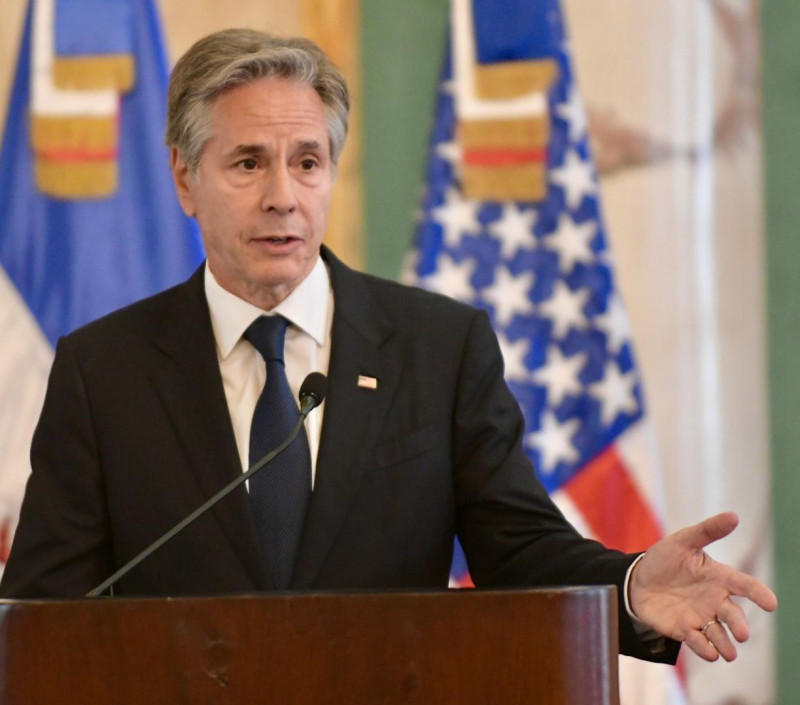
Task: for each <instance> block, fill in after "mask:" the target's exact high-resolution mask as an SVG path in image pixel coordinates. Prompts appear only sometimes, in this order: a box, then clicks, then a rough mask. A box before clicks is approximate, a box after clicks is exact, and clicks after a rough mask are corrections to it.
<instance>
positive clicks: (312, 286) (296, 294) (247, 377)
mask: <svg viewBox="0 0 800 705" xmlns="http://www.w3.org/2000/svg"><path fill="white" fill-rule="evenodd" d="M205 291H206V299H207V300H208V308H209V310H210V312H211V326H212V328H213V330H214V339H215V340H216V344H217V359H218V360H219V369H220V372H221V373H222V383H223V385H224V387H225V398H226V400H227V402H228V411H229V412H230V415H231V422H232V423H233V433H234V435H235V436H236V447H237V449H238V451H239V459H240V460H241V463H242V469H243V471H244V470H247V468H248V467H249V466H250V464H251V463H253V462H256V461H257V460H258V458H250V457H249V456H250V425H251V424H252V422H253V412H254V411H255V408H256V403H257V402H258V398H259V396H260V395H261V391H262V390H263V389H264V384H265V383H266V381H267V368H266V364H265V363H264V359H263V358H262V357H261V354H260V353H259V352H258V351H257V350H256V349H255V348H254V347H253V346H252V345H251V344H250V343H249V342H248V341H247V340H245V339H244V338H242V335H243V334H244V332H245V331H246V330H247V327H248V326H249V325H250V324H251V323H252V322H253V321H255V320H256V318H258V317H259V316H264V315H268V316H269V315H275V314H280V315H281V316H283V317H284V318H287V319H288V320H289V322H290V323H291V325H290V326H289V327H288V328H287V329H286V340H285V343H284V350H283V356H284V364H285V366H286V377H287V378H288V380H289V387H290V388H291V390H292V394H293V395H294V397H295V399H297V396H298V394H299V392H300V385H301V384H302V383H303V380H304V379H305V378H306V375H308V374H309V373H310V372H321V373H322V374H324V375H327V374H328V363H329V361H330V355H331V323H332V321H333V291H332V290H331V284H330V277H329V276H328V269H327V267H326V266H325V263H324V262H323V261H322V259H318V260H317V263H316V265H315V266H314V268H313V269H312V270H311V272H310V273H309V274H308V276H307V277H306V278H305V279H304V280H303V281H302V282H300V284H299V285H298V286H297V288H296V289H295V290H294V291H293V292H292V293H291V294H290V295H289V296H288V297H287V298H286V299H284V300H283V301H282V302H281V303H280V304H278V305H277V306H276V307H275V308H274V309H272V310H271V311H262V310H261V309H260V308H258V307H257V306H253V305H252V304H250V303H248V302H247V301H245V300H243V299H240V298H239V297H238V296H236V295H235V294H231V293H230V292H229V291H227V290H226V289H223V288H222V287H221V286H220V285H219V283H218V282H217V280H216V279H215V278H214V274H213V273H212V272H211V269H210V268H209V267H208V264H206V271H205ZM324 406H325V405H324V402H323V405H322V406H320V407H319V408H317V409H314V411H312V412H311V413H310V414H309V415H308V417H307V418H306V422H305V426H306V434H307V435H308V445H309V449H310V451H311V482H312V487H313V483H314V477H315V474H316V469H317V452H318V450H319V437H320V431H321V430H322V412H323V409H324ZM298 409H299V402H298Z"/></svg>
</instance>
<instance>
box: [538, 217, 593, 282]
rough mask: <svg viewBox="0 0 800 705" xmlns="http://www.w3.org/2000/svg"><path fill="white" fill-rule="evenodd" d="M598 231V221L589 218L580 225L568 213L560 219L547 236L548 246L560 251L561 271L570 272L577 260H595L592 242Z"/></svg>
mask: <svg viewBox="0 0 800 705" xmlns="http://www.w3.org/2000/svg"><path fill="white" fill-rule="evenodd" d="M596 233H597V222H596V221H594V220H588V221H586V222H585V223H581V224H580V225H578V224H577V223H575V221H574V220H572V218H571V217H570V216H569V214H567V213H562V214H561V216H560V217H559V219H558V228H557V230H556V231H555V234H554V235H552V237H548V238H547V247H548V248H553V249H555V250H556V251H557V252H558V260H559V266H560V269H561V271H562V272H563V273H564V274H569V273H570V272H571V271H572V268H573V267H574V266H575V263H576V262H584V263H586V264H591V263H592V262H593V261H594V260H595V254H594V252H593V251H592V247H591V242H592V240H593V239H594V236H595V234H596Z"/></svg>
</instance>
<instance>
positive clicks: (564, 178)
mask: <svg viewBox="0 0 800 705" xmlns="http://www.w3.org/2000/svg"><path fill="white" fill-rule="evenodd" d="M550 177H551V179H552V181H553V183H554V184H556V185H557V186H561V188H563V189H564V195H565V197H566V201H567V205H568V206H569V207H570V208H572V209H573V210H575V209H577V208H579V207H580V205H581V203H582V202H583V197H584V196H590V195H592V194H593V193H595V191H596V190H597V187H596V185H595V181H594V174H593V173H592V167H591V164H590V163H589V162H587V161H584V160H583V159H581V157H580V155H579V154H578V153H577V152H576V151H575V150H574V149H570V150H568V151H567V156H566V158H565V159H564V164H563V165H562V166H560V167H558V168H557V169H552V170H551V172H550Z"/></svg>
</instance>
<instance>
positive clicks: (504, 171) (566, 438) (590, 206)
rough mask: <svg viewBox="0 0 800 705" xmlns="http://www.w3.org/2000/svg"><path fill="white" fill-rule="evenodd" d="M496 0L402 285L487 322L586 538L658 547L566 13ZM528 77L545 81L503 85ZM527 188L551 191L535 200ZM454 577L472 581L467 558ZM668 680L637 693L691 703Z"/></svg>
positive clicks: (542, 0)
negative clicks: (473, 310) (467, 307)
mask: <svg viewBox="0 0 800 705" xmlns="http://www.w3.org/2000/svg"><path fill="white" fill-rule="evenodd" d="M491 5H492V3H491V0H472V1H470V0H453V2H452V22H451V25H452V30H451V43H450V47H449V48H448V51H447V54H446V59H445V66H444V69H443V74H442V80H441V83H440V87H439V92H438V96H437V103H436V117H435V124H434V128H433V136H432V141H431V147H430V155H429V164H428V174H427V186H426V191H425V195H424V199H423V204H422V209H421V212H420V214H419V221H418V225H417V230H416V237H415V246H414V249H413V251H412V253H411V256H410V257H409V263H408V265H407V267H406V271H405V274H404V280H405V281H406V282H407V283H412V284H416V285H418V286H421V287H424V288H426V289H430V290H432V291H437V292H440V293H444V294H447V295H449V296H451V297H453V298H455V299H458V300H460V301H463V302H466V303H468V304H471V305H473V306H476V307H478V308H481V309H484V310H485V311H486V312H487V313H488V314H489V316H490V318H491V321H492V324H493V327H494V329H495V332H496V333H497V337H498V340H499V342H500V348H501V350H502V353H503V358H504V361H505V375H506V380H507V383H508V385H509V387H510V388H511V390H512V392H513V393H514V395H515V396H516V398H517V400H518V402H519V405H520V408H521V410H522V413H523V415H524V417H525V422H526V434H525V437H524V447H525V451H526V453H527V454H528V456H529V457H530V459H531V461H532V465H533V467H534V469H535V472H536V474H537V476H538V477H539V479H540V480H541V482H542V483H543V484H544V485H545V487H546V488H547V489H548V491H549V492H550V493H551V496H552V497H553V498H554V499H555V501H556V503H557V504H558V505H559V507H560V508H561V509H562V511H563V512H564V513H565V515H566V516H567V517H568V519H570V521H572V523H573V524H574V525H575V526H576V527H577V528H578V529H579V530H580V531H581V532H582V533H584V535H587V536H591V537H592V538H596V539H598V540H600V541H602V542H603V543H604V544H606V545H607V546H609V547H613V548H618V549H620V550H624V551H628V552H634V551H641V550H645V549H646V548H648V547H649V546H650V545H651V544H652V543H654V542H655V541H656V540H658V538H660V536H661V535H662V530H661V523H660V520H659V516H660V515H661V511H660V506H659V505H660V498H661V497H663V493H662V492H661V490H660V485H659V482H660V473H659V471H658V467H657V460H656V452H655V446H654V441H653V437H652V434H651V432H650V428H649V425H648V422H647V417H646V411H645V405H644V394H643V390H642V380H641V376H640V374H639V371H638V369H637V366H636V358H635V355H634V346H633V342H632V340H631V331H630V325H629V322H628V318H627V315H626V313H625V309H624V306H623V303H622V300H621V297H620V293H619V291H618V289H617V286H616V281H615V275H614V262H613V258H612V256H611V253H610V250H609V245H608V238H607V235H606V229H605V225H604V222H603V217H602V209H601V203H600V192H599V186H598V180H597V174H596V171H595V168H594V166H593V163H592V158H591V151H590V147H589V135H588V132H587V119H586V113H585V110H584V106H583V104H582V101H581V98H580V95H579V94H578V91H577V88H576V82H575V78H574V74H573V68H572V63H571V60H570V56H569V45H568V40H567V36H566V32H565V29H564V24H563V20H562V14H561V10H560V7H559V4H558V2H557V0H536V1H535V2H534V0H516V1H515V2H511V3H504V4H503V12H502V13H498V12H497V8H496V7H492V6H491ZM522 65H525V66H526V67H527V68H523V67H522ZM548 66H549V69H548ZM509 70H510V72H511V73H510V74H509V73H508V71H509ZM487 71H488V74H487V73H485V72H487ZM481 72H484V75H483V76H481V75H480V73H481ZM504 72H505V73H504ZM520 72H527V73H528V75H529V76H534V77H536V76H539V79H541V77H542V76H545V79H544V82H542V80H539V79H535V80H532V82H531V81H528V82H527V83H526V84H525V85H527V86H528V87H527V88H525V87H523V88H522V89H520V88H519V86H517V87H516V88H514V87H513V86H512V87H511V88H509V89H508V90H505V89H504V88H503V87H502V86H501V87H499V88H498V87H497V83H498V82H501V81H502V80H503V79H505V78H508V77H509V75H510V76H511V79H510V80H511V82H512V83H513V82H514V75H515V74H516V75H519V74H520ZM548 75H549V76H550V78H549V79H547V78H546V77H547V76H548ZM487 78H488V83H487ZM537 80H538V81H539V83H538V85H536V84H537ZM482 81H483V83H484V88H487V87H488V90H484V91H483V96H481V95H480V92H481V91H480V84H481V82H482ZM465 83H466V84H467V85H465ZM476 86H477V88H476ZM531 88H532V90H531ZM526 91H527V93H526ZM487 93H488V97H487ZM504 108H508V109H509V111H510V112H509V114H508V116H505V115H504V114H503V110H504ZM492 121H495V122H496V126H492V124H491V122H492ZM521 123H524V124H525V125H527V126H528V127H525V128H524V129H521V128H520V124H521ZM476 124H477V125H478V127H477V129H476ZM537 124H538V127H536V125H537ZM530 126H533V127H530ZM529 128H530V129H529ZM476 133H478V134H477V135H476ZM520 134H524V135H527V137H524V138H520V137H519V135H520ZM526 139H527V140H528V142H526V141H525V140H526ZM537 140H538V142H537ZM537 169H538V170H539V171H538V172H537ZM525 179H527V180H528V181H529V182H530V183H534V182H537V181H538V182H539V186H538V187H536V186H535V185H534V186H532V187H531V191H530V194H526V193H525V192H524V190H525V187H524V185H523V186H522V187H520V182H521V181H524V180H525ZM537 188H538V193H536V191H537ZM521 191H522V193H521ZM504 194H505V195H506V196H507V197H504ZM453 582H454V583H455V584H459V585H462V586H463V585H468V584H469V576H468V573H467V569H466V563H465V562H464V559H463V555H461V554H460V552H459V551H457V553H456V559H455V561H454V566H453ZM662 669H663V667H662ZM625 670H626V669H624V668H623V673H624V672H625ZM662 673H663V670H662ZM661 679H664V676H663V675H662V676H661V678H660V679H659V680H661ZM639 680H640V682H642V679H639ZM664 680H674V683H672V684H671V685H668V684H666V683H665V685H664V688H663V693H662V694H661V695H657V693H656V692H654V691H657V690H658V687H657V685H656V684H655V683H653V681H652V680H650V682H649V685H648V684H645V688H643V689H639V688H636V689H635V692H637V693H642V692H645V691H646V692H647V693H648V695H647V696H646V697H647V700H646V702H648V703H655V702H660V703H666V702H673V703H674V702H681V701H682V700H683V698H682V696H681V691H682V688H681V687H680V684H679V683H678V681H677V679H675V678H674V675H670V676H669V677H668V678H666V679H664ZM653 686H656V687H655V688H654V687H653ZM625 690H626V689H625V684H624V683H623V690H622V692H623V695H624V694H625ZM670 691H671V693H670ZM629 692H634V691H629ZM627 702H631V703H633V702H645V700H639V698H638V695H637V696H634V697H630V698H628V699H627Z"/></svg>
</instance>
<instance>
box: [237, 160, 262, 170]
mask: <svg viewBox="0 0 800 705" xmlns="http://www.w3.org/2000/svg"><path fill="white" fill-rule="evenodd" d="M239 166H240V167H241V168H242V169H244V170H245V171H253V169H255V168H256V167H257V166H258V162H257V161H256V160H255V159H242V161H240V162H239Z"/></svg>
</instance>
